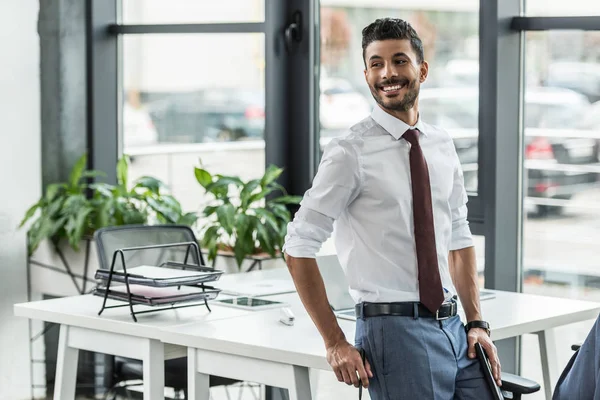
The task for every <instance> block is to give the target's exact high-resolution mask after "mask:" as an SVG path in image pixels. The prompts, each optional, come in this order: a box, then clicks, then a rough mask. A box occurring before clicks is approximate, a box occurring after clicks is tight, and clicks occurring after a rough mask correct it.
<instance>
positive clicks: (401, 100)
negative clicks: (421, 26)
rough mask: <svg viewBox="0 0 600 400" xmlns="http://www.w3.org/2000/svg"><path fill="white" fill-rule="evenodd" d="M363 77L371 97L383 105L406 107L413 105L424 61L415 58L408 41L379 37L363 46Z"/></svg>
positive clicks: (395, 108) (424, 72) (423, 74)
mask: <svg viewBox="0 0 600 400" xmlns="http://www.w3.org/2000/svg"><path fill="white" fill-rule="evenodd" d="M365 62H366V69H365V78H366V80H367V84H368V85H369V89H371V94H372V95H373V98H374V99H375V101H377V103H379V105H381V106H382V107H383V108H384V109H388V110H392V111H408V110H410V109H411V108H413V107H414V105H415V102H416V100H417V97H418V96H419V89H420V87H421V83H422V82H424V81H425V79H426V78H427V71H428V65H427V62H425V61H423V62H422V63H421V64H419V63H418V61H417V55H416V53H415V52H414V51H413V49H412V47H411V45H410V41H409V40H405V39H389V40H379V41H375V42H372V43H371V44H369V45H368V46H367V48H366V50H365Z"/></svg>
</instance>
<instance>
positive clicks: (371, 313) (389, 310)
mask: <svg viewBox="0 0 600 400" xmlns="http://www.w3.org/2000/svg"><path fill="white" fill-rule="evenodd" d="M457 308H458V307H457V305H456V301H455V300H451V301H449V302H446V303H444V304H442V305H441V306H440V309H439V310H438V311H437V312H435V313H432V312H431V311H429V310H428V309H427V308H426V307H425V306H424V305H423V304H421V303H410V302H406V303H360V304H357V305H356V310H355V311H356V318H370V317H380V316H384V315H391V316H398V317H413V318H417V317H421V318H435V319H436V320H438V321H440V320H444V319H448V318H450V317H454V316H455V315H456V314H457V312H458V310H457Z"/></svg>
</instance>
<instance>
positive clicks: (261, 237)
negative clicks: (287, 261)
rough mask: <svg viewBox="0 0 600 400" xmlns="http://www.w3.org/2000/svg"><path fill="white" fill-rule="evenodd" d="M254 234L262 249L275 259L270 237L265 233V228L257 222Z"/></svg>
mask: <svg viewBox="0 0 600 400" xmlns="http://www.w3.org/2000/svg"><path fill="white" fill-rule="evenodd" d="M256 232H257V238H258V241H259V242H260V245H261V247H262V249H263V250H264V251H266V252H267V253H269V254H270V255H271V256H272V257H275V249H274V247H273V244H272V242H271V237H270V235H269V232H268V231H267V228H265V226H264V225H263V224H261V223H260V222H259V223H257V224H256Z"/></svg>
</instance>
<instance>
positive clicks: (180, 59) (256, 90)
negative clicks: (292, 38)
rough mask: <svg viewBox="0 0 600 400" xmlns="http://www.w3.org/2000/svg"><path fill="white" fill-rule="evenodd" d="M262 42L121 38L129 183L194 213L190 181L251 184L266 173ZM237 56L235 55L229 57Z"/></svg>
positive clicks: (197, 197)
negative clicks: (160, 191)
mask: <svg viewBox="0 0 600 400" xmlns="http://www.w3.org/2000/svg"><path fill="white" fill-rule="evenodd" d="M264 46H265V44H264V34H195V35H147V36H137V35H127V36H125V37H124V38H123V57H122V59H123V85H124V95H125V96H124V97H125V101H124V104H123V152H124V153H126V154H129V155H130V156H132V165H131V175H132V177H131V178H132V179H135V178H137V177H139V176H143V175H152V176H155V177H157V178H159V179H161V180H163V181H164V182H165V183H166V184H167V185H168V186H169V187H170V188H171V190H172V192H173V194H174V195H175V196H176V197H177V198H178V199H179V200H180V201H181V203H182V205H183V208H184V210H190V211H193V210H198V207H199V206H200V204H201V194H202V193H204V189H202V188H201V186H200V185H199V184H198V182H197V181H196V179H195V176H194V167H195V166H198V165H199V160H200V159H201V160H202V163H203V165H204V166H205V168H206V169H208V170H209V171H210V172H211V173H220V174H226V175H237V176H239V177H240V178H242V179H244V180H246V179H254V178H259V177H260V176H262V174H263V172H264V170H265V152H264V140H263V138H264V125H265V114H264V101H265V99H264V87H265V83H264ZM232 49H235V51H232Z"/></svg>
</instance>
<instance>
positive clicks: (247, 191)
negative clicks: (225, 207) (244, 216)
mask: <svg viewBox="0 0 600 400" xmlns="http://www.w3.org/2000/svg"><path fill="white" fill-rule="evenodd" d="M259 186H260V179H253V180H251V181H249V182H248V183H246V184H245V185H244V188H243V189H242V191H241V192H240V200H241V203H242V204H241V205H242V208H243V209H244V210H245V209H247V208H248V205H249V204H250V202H249V200H250V196H251V195H252V193H253V192H254V191H255V190H256V188H257V187H259Z"/></svg>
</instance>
